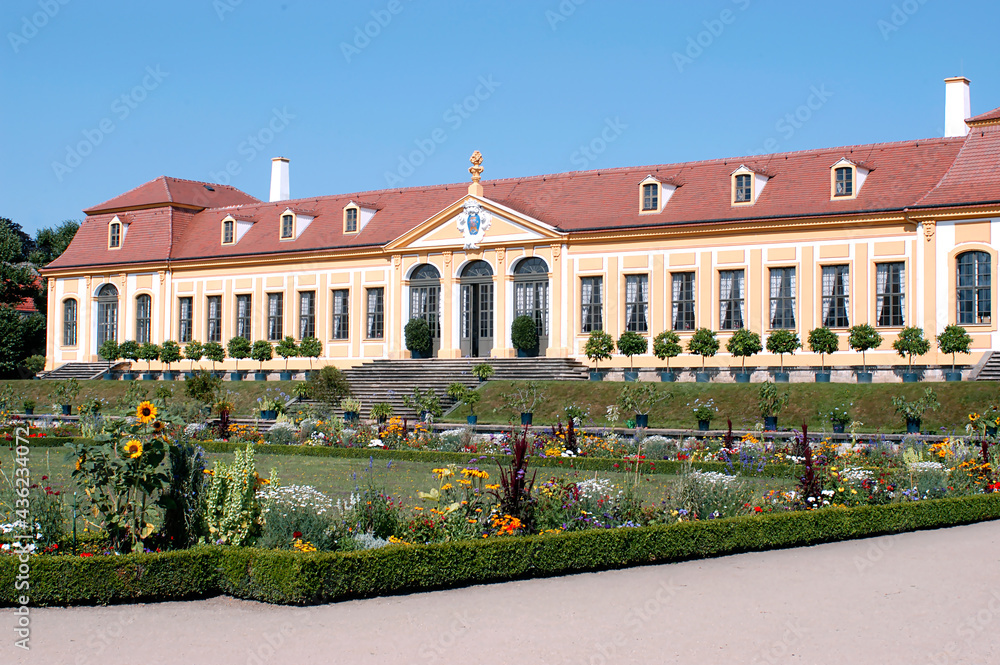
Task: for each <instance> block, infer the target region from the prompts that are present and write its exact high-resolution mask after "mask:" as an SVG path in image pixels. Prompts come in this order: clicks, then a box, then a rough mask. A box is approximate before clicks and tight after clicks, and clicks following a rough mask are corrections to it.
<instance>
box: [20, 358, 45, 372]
mask: <svg viewBox="0 0 1000 665" xmlns="http://www.w3.org/2000/svg"><path fill="white" fill-rule="evenodd" d="M24 369H26V370H28V371H29V372H31V373H32V374H38V373H39V372H41V371H42V370H43V369H45V356H39V355H34V356H28V357H27V358H25V359H24Z"/></svg>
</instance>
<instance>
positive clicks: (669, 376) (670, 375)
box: [660, 372, 677, 383]
mask: <svg viewBox="0 0 1000 665" xmlns="http://www.w3.org/2000/svg"><path fill="white" fill-rule="evenodd" d="M660 381H662V382H663V383H674V382H675V381H677V375H676V374H675V373H674V372H660Z"/></svg>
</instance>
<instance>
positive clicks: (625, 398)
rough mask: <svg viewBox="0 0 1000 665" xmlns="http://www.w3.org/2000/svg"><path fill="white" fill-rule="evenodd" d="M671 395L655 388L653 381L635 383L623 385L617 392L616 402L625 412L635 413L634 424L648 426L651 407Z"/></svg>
mask: <svg viewBox="0 0 1000 665" xmlns="http://www.w3.org/2000/svg"><path fill="white" fill-rule="evenodd" d="M671 397H672V395H671V394H670V393H668V392H661V391H659V390H657V389H656V384H654V383H636V384H635V385H625V386H624V387H623V388H622V391H621V393H619V394H618V404H619V406H621V408H622V410H623V411H625V412H630V413H634V414H635V426H636V427H637V428H638V427H643V428H645V427H649V412H650V411H651V410H652V408H653V407H654V406H655V405H656V404H658V403H659V402H662V401H663V400H665V399H670V398H671Z"/></svg>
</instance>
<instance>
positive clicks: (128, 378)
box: [122, 372, 135, 381]
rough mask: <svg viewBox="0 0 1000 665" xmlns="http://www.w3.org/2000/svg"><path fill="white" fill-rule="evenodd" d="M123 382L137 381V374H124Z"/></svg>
mask: <svg viewBox="0 0 1000 665" xmlns="http://www.w3.org/2000/svg"><path fill="white" fill-rule="evenodd" d="M122 381H135V374H134V373H132V372H122Z"/></svg>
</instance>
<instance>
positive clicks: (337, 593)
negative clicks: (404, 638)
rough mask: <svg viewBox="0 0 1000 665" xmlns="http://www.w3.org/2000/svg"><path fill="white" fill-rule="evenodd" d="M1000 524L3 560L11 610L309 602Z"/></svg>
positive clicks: (683, 531) (737, 524) (850, 513)
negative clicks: (23, 605) (27, 582)
mask: <svg viewBox="0 0 1000 665" xmlns="http://www.w3.org/2000/svg"><path fill="white" fill-rule="evenodd" d="M995 519H1000V494H989V495H984V496H972V497H960V498H951V499H935V500H927V501H918V502H914V503H906V504H894V505H888V506H859V507H856V508H826V509H822V510H817V511H805V512H791V513H781V514H770V515H758V516H749V517H736V518H731V519H719V520H708V521H698V522H682V523H678V524H671V525H660V526H651V527H640V528H629V529H611V530H601V531H582V532H576V533H566V534H558V535H539V536H523V537H521V536H515V537H500V538H489V539H484V540H470V541H456V542H452V543H443V544H436V545H407V546H389V547H385V548H381V549H377V550H367V551H363V552H348V553H337V552H316V553H309V554H302V553H297V552H291V551H285V550H281V551H275V550H256V549H252V548H226V547H214V546H209V547H197V548H194V549H191V550H186V551H179V552H165V553H155V554H129V555H124V556H93V557H89V558H82V557H74V556H44V555H43V556H34V557H32V559H31V569H32V573H31V588H30V589H28V590H26V591H20V592H18V591H15V586H14V582H15V575H16V571H17V566H18V563H17V557H15V556H0V607H11V606H14V605H15V604H17V598H16V596H17V595H18V594H19V593H21V594H25V595H28V596H29V597H30V599H31V604H32V605H33V606H47V605H94V604H110V603H128V602H151V601H168V600H187V599H194V598H205V597H211V596H217V595H220V594H224V595H228V596H232V597H236V598H244V599H248V600H256V601H262V602H267V603H274V604H289V605H308V604H318V603H328V602H334V601H340V600H347V599H351V598H370V597H374V596H383V595H392V594H400V593H412V592H420V591H430V590H434V589H445V588H454V587H459V586H468V585H473V584H486V583H495V582H506V581H511V580H519V579H529V578H537V577H550V576H556V575H564V574H570V573H580V572H589V571H598V570H610V569H619V568H625V567H630V566H637V565H648V564H663V563H670V562H676V561H685V560H691V559H700V558H708V557H715V556H724V555H730V554H738V553H743V552H758V551H766V550H772V549H784V548H789V547H800V546H805V545H816V544H820V543H827V542H834V541H841V540H852V539H856V538H865V537H872V536H880V535H887V534H894V533H902V532H907V531H917V530H923V529H934V528H941V527H948V526H957V525H961V524H970V523H974V522H981V521H988V520H995Z"/></svg>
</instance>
